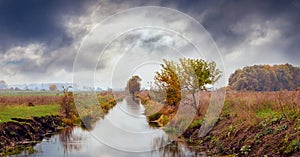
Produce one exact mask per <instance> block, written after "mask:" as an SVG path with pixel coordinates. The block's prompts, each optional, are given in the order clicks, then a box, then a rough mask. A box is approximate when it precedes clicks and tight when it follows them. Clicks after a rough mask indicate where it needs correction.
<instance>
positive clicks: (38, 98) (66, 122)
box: [0, 92, 124, 156]
mask: <svg viewBox="0 0 300 157" xmlns="http://www.w3.org/2000/svg"><path fill="white" fill-rule="evenodd" d="M26 94H27V95H20V97H18V96H11V95H7V96H6V95H5V96H2V97H1V100H0V102H1V103H0V104H1V105H0V156H3V155H9V154H18V153H19V152H20V151H21V150H24V149H25V150H27V149H28V150H29V151H34V150H31V148H32V146H33V145H35V144H37V143H39V142H40V141H42V140H43V138H44V137H46V136H51V135H53V134H57V133H58V132H59V131H60V130H61V129H63V128H65V127H73V126H75V125H80V126H83V127H84V128H86V129H91V128H92V127H91V126H92V125H94V123H95V122H96V121H97V120H98V119H99V118H103V117H104V115H105V114H107V113H108V112H109V110H110V109H112V108H113V107H114V106H115V105H116V104H117V101H120V100H122V99H123V97H124V96H122V94H121V93H118V94H116V95H113V94H112V93H111V92H100V93H97V97H98V103H96V104H95V105H94V106H85V107H84V108H81V115H79V114H78V113H77V110H76V106H75V103H74V98H73V93H70V92H69V93H65V95H55V96H53V95H51V99H50V98H49V95H38V93H34V95H33V94H30V93H26ZM45 100H48V101H46V102H48V103H49V104H47V103H45ZM77 107H78V106H77ZM100 109H102V110H100ZM99 111H101V112H99ZM95 112H97V116H95V114H93V113H95Z"/></svg>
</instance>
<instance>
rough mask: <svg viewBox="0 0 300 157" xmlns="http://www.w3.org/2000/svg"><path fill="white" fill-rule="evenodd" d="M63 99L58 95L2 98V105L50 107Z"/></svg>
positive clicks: (0, 102)
mask: <svg viewBox="0 0 300 157" xmlns="http://www.w3.org/2000/svg"><path fill="white" fill-rule="evenodd" d="M61 99H62V96H57V95H22V96H0V105H29V103H32V104H33V105H49V104H59V103H60V101H61Z"/></svg>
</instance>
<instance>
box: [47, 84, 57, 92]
mask: <svg viewBox="0 0 300 157" xmlns="http://www.w3.org/2000/svg"><path fill="white" fill-rule="evenodd" d="M49 90H50V91H56V90H57V86H56V85H55V84H51V85H50V86H49Z"/></svg>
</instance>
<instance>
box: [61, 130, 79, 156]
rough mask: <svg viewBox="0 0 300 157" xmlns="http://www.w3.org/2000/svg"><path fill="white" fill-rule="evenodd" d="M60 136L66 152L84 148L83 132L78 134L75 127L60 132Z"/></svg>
mask: <svg viewBox="0 0 300 157" xmlns="http://www.w3.org/2000/svg"><path fill="white" fill-rule="evenodd" d="M58 137H59V140H60V143H61V145H62V147H63V150H64V154H68V152H76V151H80V149H82V141H83V137H82V135H81V134H76V133H75V132H74V128H73V127H68V128H66V129H64V130H63V131H62V132H61V133H59V136H58Z"/></svg>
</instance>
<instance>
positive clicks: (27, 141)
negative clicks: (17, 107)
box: [0, 115, 64, 155]
mask: <svg viewBox="0 0 300 157" xmlns="http://www.w3.org/2000/svg"><path fill="white" fill-rule="evenodd" d="M12 120H13V121H10V122H5V123H1V124H0V155H1V153H3V152H5V151H7V150H11V149H14V148H15V147H18V146H27V145H34V144H36V143H38V142H40V141H42V140H43V138H44V137H46V136H50V135H52V134H55V133H57V132H58V131H59V128H62V126H64V124H63V121H62V118H61V117H60V116H53V115H52V116H44V117H32V118H31V119H23V118H12Z"/></svg>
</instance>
